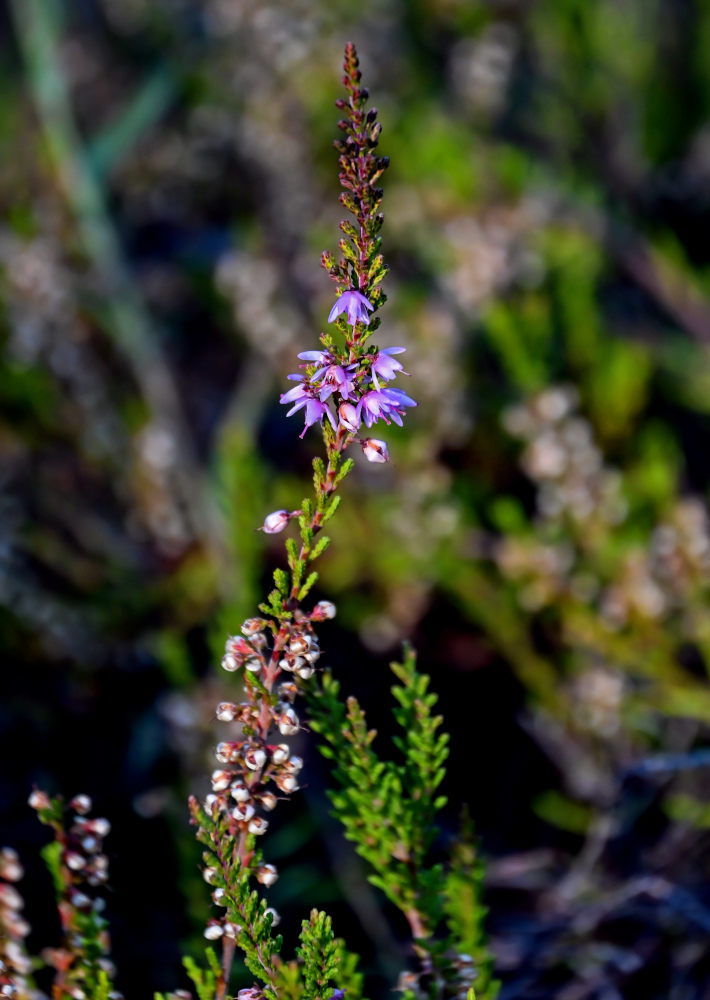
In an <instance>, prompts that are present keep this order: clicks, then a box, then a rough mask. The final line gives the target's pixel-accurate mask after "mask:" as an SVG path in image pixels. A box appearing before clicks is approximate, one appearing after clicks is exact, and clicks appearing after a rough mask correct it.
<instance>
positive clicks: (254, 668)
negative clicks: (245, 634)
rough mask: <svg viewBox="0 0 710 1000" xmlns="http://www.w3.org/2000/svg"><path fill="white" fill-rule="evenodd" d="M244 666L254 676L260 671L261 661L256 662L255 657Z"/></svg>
mask: <svg viewBox="0 0 710 1000" xmlns="http://www.w3.org/2000/svg"><path fill="white" fill-rule="evenodd" d="M244 666H245V667H246V668H247V670H250V671H251V672H252V673H253V674H256V673H258V672H259V671H260V670H261V660H257V659H256V658H255V657H252V658H251V659H250V660H247V662H246V663H245V664H244Z"/></svg>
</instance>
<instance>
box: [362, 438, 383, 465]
mask: <svg viewBox="0 0 710 1000" xmlns="http://www.w3.org/2000/svg"><path fill="white" fill-rule="evenodd" d="M360 444H361V445H362V451H363V454H364V456H365V458H366V459H367V460H368V462H389V458H390V456H389V452H388V451H387V445H386V443H385V442H384V441H378V439H377V438H367V440H366V441H361V442H360Z"/></svg>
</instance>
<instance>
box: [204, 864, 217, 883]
mask: <svg viewBox="0 0 710 1000" xmlns="http://www.w3.org/2000/svg"><path fill="white" fill-rule="evenodd" d="M202 877H203V879H204V880H205V882H207V884H208V885H214V883H215V879H216V878H217V869H216V868H205V869H203V871H202Z"/></svg>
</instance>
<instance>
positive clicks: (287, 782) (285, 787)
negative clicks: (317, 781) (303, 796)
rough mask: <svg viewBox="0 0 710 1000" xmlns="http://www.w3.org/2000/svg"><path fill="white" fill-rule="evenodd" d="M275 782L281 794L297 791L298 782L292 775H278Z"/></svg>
mask: <svg viewBox="0 0 710 1000" xmlns="http://www.w3.org/2000/svg"><path fill="white" fill-rule="evenodd" d="M275 780H276V784H277V785H278V787H279V788H280V789H281V791H282V792H289V793H291V792H295V791H296V790H297V789H298V781H297V780H296V776H295V775H293V774H279V776H278V777H277V778H276V779H275Z"/></svg>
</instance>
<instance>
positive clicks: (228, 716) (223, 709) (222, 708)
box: [217, 701, 237, 722]
mask: <svg viewBox="0 0 710 1000" xmlns="http://www.w3.org/2000/svg"><path fill="white" fill-rule="evenodd" d="M236 714H237V706H236V705H234V704H233V703H232V702H231V701H220V703H219V705H218V706H217V718H218V719H219V721H220V722H234V716H235V715H236Z"/></svg>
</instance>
